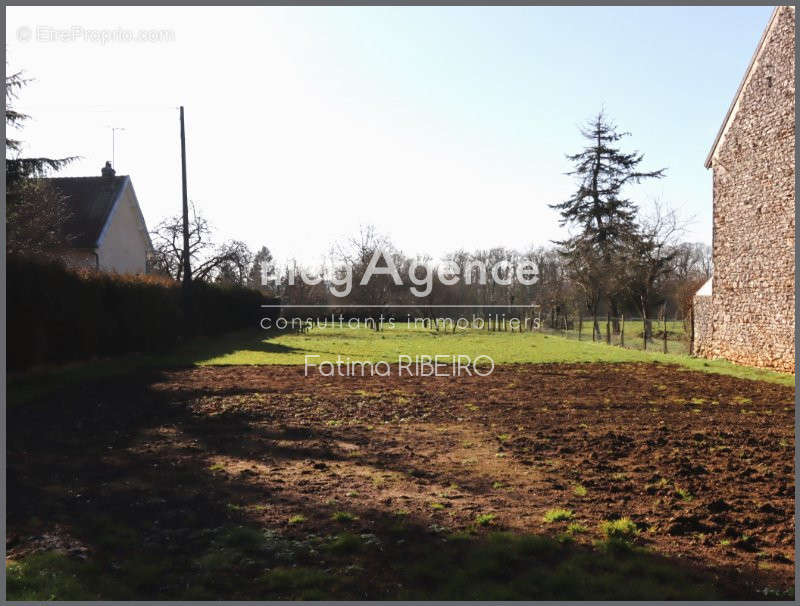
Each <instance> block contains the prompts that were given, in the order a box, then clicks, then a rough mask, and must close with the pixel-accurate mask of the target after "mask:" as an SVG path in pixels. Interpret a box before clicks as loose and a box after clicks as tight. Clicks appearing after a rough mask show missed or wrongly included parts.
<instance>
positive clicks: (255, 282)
mask: <svg viewBox="0 0 800 606" xmlns="http://www.w3.org/2000/svg"><path fill="white" fill-rule="evenodd" d="M273 270H274V266H273V263H272V253H271V252H269V249H268V248H267V247H266V246H262V247H261V250H259V251H258V252H257V253H256V254H255V256H254V257H253V265H252V266H251V267H250V272H249V273H248V276H247V285H248V286H249V287H250V288H257V289H259V290H265V289H267V288H268V285H267V284H266V283H265V278H266V277H267V276H269V275H270V274H272V272H273Z"/></svg>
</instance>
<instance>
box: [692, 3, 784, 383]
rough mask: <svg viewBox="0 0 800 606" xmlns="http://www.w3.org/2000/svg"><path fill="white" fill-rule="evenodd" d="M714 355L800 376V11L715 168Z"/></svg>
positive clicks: (762, 62)
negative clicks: (799, 106)
mask: <svg viewBox="0 0 800 606" xmlns="http://www.w3.org/2000/svg"><path fill="white" fill-rule="evenodd" d="M712 168H713V175H714V177H713V178H714V253H713V258H714V277H713V294H712V309H713V313H712V316H713V320H712V321H713V336H712V340H711V347H710V351H708V352H707V355H711V356H713V357H723V358H727V359H729V360H732V361H734V362H738V363H742V364H749V365H754V366H763V367H769V368H775V369H778V370H783V371H790V372H794V270H795V264H794V7H781V8H780V9H779V12H778V14H777V15H776V19H775V21H774V22H773V25H772V27H771V29H770V31H769V33H768V37H767V38H766V40H765V45H764V48H763V49H762V52H761V54H760V57H759V58H758V60H757V63H756V64H755V65H754V66H753V68H752V70H751V76H750V79H749V81H748V82H747V83H746V84H745V87H744V89H743V90H742V92H741V94H740V96H739V106H738V110H737V111H736V112H735V114H734V118H733V121H732V123H731V124H730V125H729V126H728V129H727V133H726V135H725V136H724V138H723V139H722V141H720V143H719V145H718V148H717V153H716V155H715V158H714V160H713V162H712Z"/></svg>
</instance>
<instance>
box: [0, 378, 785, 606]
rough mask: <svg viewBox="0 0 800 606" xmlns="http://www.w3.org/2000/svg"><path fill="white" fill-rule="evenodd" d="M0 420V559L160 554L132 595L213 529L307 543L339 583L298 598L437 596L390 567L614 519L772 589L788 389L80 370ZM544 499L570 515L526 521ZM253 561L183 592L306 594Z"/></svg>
mask: <svg viewBox="0 0 800 606" xmlns="http://www.w3.org/2000/svg"><path fill="white" fill-rule="evenodd" d="M8 424H9V425H8V426H9V456H8V460H9V463H8V472H9V485H8V494H9V505H8V511H9V514H8V524H9V556H10V557H11V558H14V559H17V560H21V559H24V558H25V557H26V556H27V555H28V554H30V553H32V552H34V551H37V550H41V549H43V548H42V546H41V545H42V543H43V541H44V539H43V537H52V536H53V535H57V536H60V537H61V538H59V539H51V543H52V542H53V541H55V544H56V546H58V545H61V546H63V545H67V551H68V552H69V551H70V550H72V551H73V552H75V553H73V554H72V555H73V556H74V557H78V558H92V557H95V558H97V557H100V556H102V558H104V559H106V560H108V561H112V562H113V561H114V560H115V558H117V559H120V560H121V559H124V558H125V557H127V556H126V555H125V552H126V550H131V549H133V550H145V551H147V550H151V551H153V552H160V553H161V554H162V555H164V554H165V558H166V559H165V560H164V562H165V565H166V563H167V562H169V566H170V567H171V568H172V569H173V570H172V572H171V573H169V572H168V573H163V571H161V572H162V574H158V575H155V574H154V575H152V579H151V577H150V576H148V575H147V574H146V571H145V573H141V576H142V578H143V579H144V580H141V581H139V580H136V581H135V582H130V583H129V585H130V587H132V589H131V591H133V592H134V593H136V594H137V595H136V597H157V596H170V595H182V596H184V595H187V594H185V593H181V591H180V588H179V587H178V585H180V583H181V582H183V583H184V584H186V581H185V578H186V574H188V573H186V572H185V571H184V570H183V569H182V567H185V568H186V569H187V570H196V569H197V566H198V565H199V564H197V562H196V561H195V560H193V559H192V558H193V554H195V552H196V550H197V549H198V547H197V545H198V544H200V543H202V541H204V540H206V539H207V537H208V535H209V533H212V534H213V529H219V528H221V527H226V528H227V527H228V526H230V525H241V526H243V527H247V528H259V529H265V530H267V531H269V532H274V533H278V534H279V536H280V537H282V538H281V540H286V541H290V542H292V543H291V544H292V545H294V546H295V547H297V545H299V544H301V543H302V544H303V545H305V543H303V542H304V541H308V540H310V539H309V537H312V538H313V539H314V540H318V541H317V543H314V545H315V546H312V547H308V546H306V547H308V549H310V550H311V556H310V557H306V560H305V561H313V562H317V563H318V562H320V561H321V562H323V564H324V566H323V568H324V572H325V573H326V574H333V575H334V576H337V575H338V576H339V578H340V579H348V580H349V581H348V582H347V583H344V584H341V583H340V584H336V583H333V584H328V585H325V584H324V583H322V585H320V586H321V587H323V589H322V593H321V594H320V595H316V594H314V595H311V597H326V596H333V597H349V598H358V597H361V598H364V597H370V598H380V597H391V596H396V595H406V594H404V593H403V592H404V591H406V592H410V593H407V595H420V594H421V595H422V596H423V597H424V596H427V595H431V596H436V595H439V594H438V593H437V587H436V583H437V580H436V578H435V575H434V576H433V577H431V578H430V579H429V582H430V585H429V586H428V587H427V588H423V587H417V588H409V587H404V583H405V582H406V579H405V577H404V575H405V572H404V571H405V569H402V570H401V569H400V568H399V562H400V560H404V559H406V558H408V557H411V556H413V555H414V554H417V556H419V554H422V553H428V552H431V551H435V550H437V549H440V548H441V546H442V545H445V544H447V545H450V546H452V545H453V544H454V542H457V541H458V540H461V539H463V538H464V537H465V536H466V538H467V539H468V540H471V539H470V538H471V537H476V538H480V537H481V536H486V535H487V533H491V532H494V531H498V530H502V531H509V532H511V533H513V534H515V535H520V536H527V535H547V536H551V537H555V538H556V539H557V540H558V541H559V542H560V544H567V543H568V544H569V545H571V547H570V549H572V550H582V549H584V548H585V549H586V550H587V551H596V550H597V549H598V547H597V545H596V542H597V541H598V540H602V539H603V536H602V531H601V530H600V526H601V524H602V523H603V522H604V521H608V520H612V521H613V520H618V519H621V518H629V519H630V520H631V521H632V522H633V524H634V525H635V528H636V532H635V538H632V542H633V543H634V544H635V545H637V546H639V547H642V548H646V549H647V550H648V551H650V552H652V553H654V554H659V555H660V556H665V557H666V558H668V559H669V561H670V562H671V563H673V564H674V565H676V566H680V567H682V568H685V569H686V570H689V571H692V574H695V575H699V577H702V578H704V579H706V580H707V581H708V582H709V583H710V584H712V585H713V586H714V587H715V589H716V590H718V591H719V595H720V596H727V597H731V596H732V597H759V596H763V597H774V595H776V594H773V593H770V592H785V591H786V590H788V589H790V588H791V587H792V586H793V576H794V563H793V557H794V556H793V548H794V516H793V512H794V496H793V495H794V465H793V452H794V404H793V390H792V389H791V388H788V387H783V386H779V385H773V384H767V383H761V382H753V381H745V380H739V379H734V378H732V377H726V376H721V375H710V374H701V373H695V372H691V371H686V370H683V369H681V368H678V367H672V366H663V365H646V364H611V365H604V364H576V365H560V364H552V365H517V366H506V367H499V368H497V369H496V370H495V372H494V373H493V374H492V375H491V376H489V377H461V378H447V377H440V378H418V377H410V378H409V377H403V378H398V377H396V376H395V377H392V378H378V377H375V378H353V377H347V378H341V377H340V378H325V377H321V376H319V375H312V376H309V377H304V376H303V369H302V367H295V366H287V367H277V366H262V367H203V368H194V369H182V370H174V371H166V372H162V373H160V374H158V375H157V376H150V377H139V378H137V379H136V380H132V379H127V380H124V381H120V380H117V381H112V382H105V383H102V382H101V383H98V384H96V385H92V386H90V387H87V386H85V387H83V388H82V389H81V390H78V391H75V392H73V393H67V394H63V395H61V396H59V397H58V398H50V399H49V400H48V401H46V402H38V403H34V404H30V405H25V406H24V407H18V408H12V409H10V410H9V419H8ZM551 509H563V510H566V511H568V512H570V515H569V516H566V517H565V518H564V519H561V520H556V521H550V522H547V521H545V520H544V518H545V514H546V513H547V512H548V511H549V510H551ZM556 517H558V516H556ZM204 533H205V534H204ZM119 535H124V536H122V537H120V536H119ZM109 536H111V537H112V538H111V539H109ZM214 536H215V537H216V536H217V535H214ZM225 536H227V535H225ZM270 536H272V535H270ZM276 536H277V535H276ZM352 537H355V538H352ZM214 540H215V541H217V543H214V544H215V545H219V541H223V542H224V540H223V539H219V538H218V537H217V538H215V539H214ZM337 541H339V543H337ZM348 541H350V542H351V543H353V542H355V543H353V545H355V546H353V545H351V547H353V548H352V549H349V548H348V545H347V542H348ZM44 543H47V541H44ZM340 543H343V546H341V545H340V547H342V549H341V550H340V551H337V549H339V547H337V545H339V544H340ZM203 544H204V545H205V544H206V543H203ZM593 544H595V546H593ZM369 545H374V546H375V548H374V549H372V550H370V548H369ZM320 546H322V547H320ZM306 547H303V549H306ZM224 548H225V545H223V548H222V549H223V550H224ZM276 549H277V548H276ZM297 549H298V550H300V551H302V549H300V548H297ZM409 550H410V551H409ZM415 550H416V551H415ZM304 553H305V555H306V556H308V555H309V553H308V550H306V552H304ZM319 553H322V555H319ZM342 553H345V554H347V559H346V562H345V561H343V560H341V559H338V560H337V557H340V556H341V554H342ZM315 554H316V555H315ZM337 554H338V555H337ZM273 556H274V557H277V556H275V555H274V553H273ZM274 557H273V559H274ZM299 557H300V556H298V558H299ZM251 559H253V560H254V561H256V562H257V561H258V558H257V557H255V556H254V557H253V558H251ZM301 559H302V558H301ZM326 559H330V561H329V562H328V561H327V560H326ZM248 561H249V560H248ZM326 562H327V563H326ZM296 563H297V562H289V564H288V565H295V564H296ZM258 566H261V565H260V564H258V563H256V567H258ZM337 566H341V567H342V568H336V567H337ZM109 570H110V572H103V574H104V575H106V576H108V575H111V577H112V578H113V574H114V573H113V567H112V568H110V569H109ZM216 570H217V573H216V574H217V576H218V577H224V576H225V575H224V574H220V572H219V571H220V570H222V571H224V570H225V563H224V562H223V563H221V564H219V565H218V566H217V567H216ZM265 570H266V572H268V573H269V575H268V576H267V577H263V578H264V579H266V580H263V579H262V580H263V582H254V583H253V584H252V585H251V586H250V587H247V586H243V585H241V583H240V582H237V583H233V582H231V583H230V584H229V585H225V584H224V583H222V581H214V583H217V582H219V583H222V585H219V586H216V585H214V583H211V585H209V584H208V583H206V581H203V582H204V583H206V584H205V585H204V587H205V589H207V590H208V591H207V592H206V593H203V592H202V591H201V592H199V593H198V594H197V595H198V596H200V597H203V596H208V595H217V596H221V597H250V598H256V597H262V598H263V597H270V596H278V597H297V596H298V595H299V596H301V597H302V596H307V595H308V594H305V593H303V591H301V588H299V587H298V585H297V583H298V582H297V581H296V580H295V579H294V577H292V580H290V581H286V582H283V584H280V583H278V584H277V585H276V581H275V574H276V572H275V571H276V570H278V568H275V565H274V564H273V565H271V566H269V567H267V568H266V569H265V568H264V567H263V566H261V568H258V572H259V574H262V575H263V574H264V573H265ZM98 574H99V573H98ZM308 574H312V573H311V572H309V573H308ZM170 575H172V577H171V576H170ZM270 575H271V576H270ZM100 576H102V575H100ZM256 576H257V575H256ZM501 576H502V575H501ZM192 578H195V577H192ZM258 578H262V577H258ZM281 578H283V579H284V581H285V578H284V577H281ZM414 578H415V579H419V578H423V579H424V578H427V577H425V575H424V574H423V575H422V577H420V576H419V575H417V576H415V577H414ZM137 579H138V577H137ZM312 580H313V579H312ZM209 582H210V581H209ZM312 584H313V583H312ZM98 586H102V585H98ZM209 587H210V589H209ZM765 589H766V590H767V591H766V592H765V591H764V590H765ZM414 590H416V591H417V593H416V594H415V593H414ZM97 591H98V592H101V593H102V590H99V589H98V590H97ZM113 593H114V592H113V591H111V590H108V591H105V593H104V594H103V595H111V594H113ZM188 595H191V594H188ZM490 595H499V594H490ZM565 595H572V594H569V593H568V592H567V590H565ZM781 595H783V594H781ZM477 597H481V596H477ZM523 597H526V596H523ZM529 597H531V598H535V597H538V596H537V595H531V596H529ZM556 597H558V596H556ZM650 597H652V598H659V597H662V595H652V596H650Z"/></svg>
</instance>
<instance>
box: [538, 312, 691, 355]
mask: <svg viewBox="0 0 800 606" xmlns="http://www.w3.org/2000/svg"><path fill="white" fill-rule="evenodd" d="M559 320H560V321H556V322H552V321H545V322H541V324H540V328H539V330H540V331H541V332H543V333H545V334H551V335H557V336H560V337H564V338H567V339H575V340H578V341H594V342H599V343H605V344H607V345H614V346H617V347H625V348H629V349H638V350H645V351H658V352H663V353H677V354H688V353H689V352H690V340H691V337H690V331H689V330H688V327H687V325H686V324H687V323H686V322H685V321H684V320H681V319H674V318H672V319H666V318H654V319H643V318H641V317H638V318H637V317H625V316H620V317H611V316H606V317H604V318H598V319H597V324H595V323H594V321H593V320H591V319H589V320H587V319H585V318H582V319H580V320H577V319H574V318H572V319H570V318H568V317H566V316H562V317H561V318H559Z"/></svg>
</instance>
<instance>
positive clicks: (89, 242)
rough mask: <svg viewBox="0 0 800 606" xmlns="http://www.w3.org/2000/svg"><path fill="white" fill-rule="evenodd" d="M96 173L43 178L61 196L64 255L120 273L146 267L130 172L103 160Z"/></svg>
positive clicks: (148, 249)
mask: <svg viewBox="0 0 800 606" xmlns="http://www.w3.org/2000/svg"><path fill="white" fill-rule="evenodd" d="M101 173H102V176H100V177H61V178H53V179H46V181H47V182H48V183H50V184H52V185H53V187H54V188H55V189H56V190H58V191H59V192H61V193H62V194H63V195H64V196H65V197H66V198H67V205H68V207H69V209H70V212H71V216H70V217H69V219H68V220H67V223H66V232H67V234H69V235H70V236H71V240H70V249H69V250H67V251H65V252H64V259H65V260H66V262H67V263H68V264H69V265H71V266H73V267H86V268H93V269H99V270H102V271H109V272H116V273H121V274H143V273H146V272H147V268H148V258H149V257H150V255H151V254H152V252H153V244H152V243H151V241H150V235H149V234H148V232H147V225H146V224H145V222H144V217H143V216H142V210H141V208H139V201H138V200H137V198H136V192H134V190H133V184H132V183H131V178H130V177H129V176H127V175H122V176H117V175H116V173H115V171H114V169H113V168H112V167H111V163H110V162H106V165H105V166H104V167H103V169H102V171H101Z"/></svg>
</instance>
